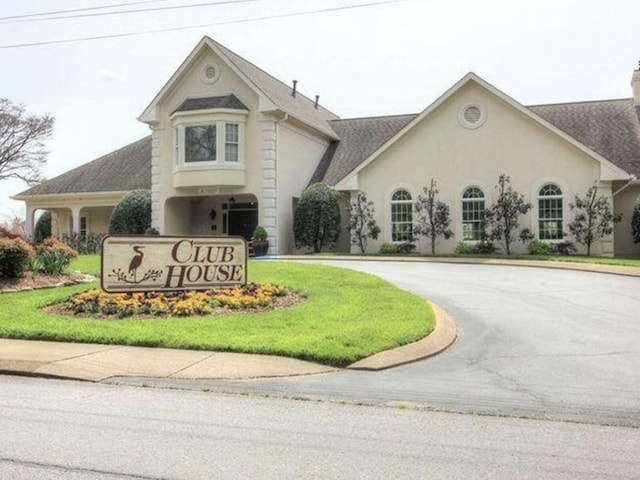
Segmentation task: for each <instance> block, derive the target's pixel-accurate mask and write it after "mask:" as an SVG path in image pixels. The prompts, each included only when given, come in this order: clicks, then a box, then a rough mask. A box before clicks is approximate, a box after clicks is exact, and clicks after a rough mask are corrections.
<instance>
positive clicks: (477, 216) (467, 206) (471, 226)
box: [462, 187, 484, 241]
mask: <svg viewBox="0 0 640 480" xmlns="http://www.w3.org/2000/svg"><path fill="white" fill-rule="evenodd" d="M483 232H484V193H483V192H482V190H480V189H479V188H478V187H469V188H467V189H466V190H465V191H464V193H463V194H462V239H463V240H464V241H478V240H482V235H483Z"/></svg>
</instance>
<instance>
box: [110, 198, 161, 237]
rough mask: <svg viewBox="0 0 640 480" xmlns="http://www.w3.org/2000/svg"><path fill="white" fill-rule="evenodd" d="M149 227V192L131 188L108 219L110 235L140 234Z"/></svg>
mask: <svg viewBox="0 0 640 480" xmlns="http://www.w3.org/2000/svg"><path fill="white" fill-rule="evenodd" d="M149 227H151V192H150V191H149V190H133V191H131V192H129V193H127V194H126V195H125V196H124V197H122V198H121V199H120V201H119V202H118V203H117V205H116V206H115V208H114V209H113V213H112V214H111V219H110V220H109V233H110V234H112V235H114V234H115V235H118V234H119V235H142V234H144V233H145V232H146V231H147V229H149Z"/></svg>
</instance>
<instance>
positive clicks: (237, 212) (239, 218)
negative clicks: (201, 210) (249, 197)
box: [227, 202, 258, 240]
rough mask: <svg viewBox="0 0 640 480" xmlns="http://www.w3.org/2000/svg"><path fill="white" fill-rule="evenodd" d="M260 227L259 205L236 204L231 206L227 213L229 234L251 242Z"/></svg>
mask: <svg viewBox="0 0 640 480" xmlns="http://www.w3.org/2000/svg"><path fill="white" fill-rule="evenodd" d="M257 226H258V204H257V203H255V202H252V203H235V204H230V205H229V210H228V212H227V233H228V234H229V235H238V236H240V237H244V238H245V239H246V240H251V236H252V235H253V231H254V230H255V228H256V227H257Z"/></svg>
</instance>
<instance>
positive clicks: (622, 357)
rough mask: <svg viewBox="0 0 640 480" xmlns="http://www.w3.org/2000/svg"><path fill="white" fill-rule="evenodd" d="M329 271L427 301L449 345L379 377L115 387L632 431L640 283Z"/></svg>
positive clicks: (373, 269) (458, 269) (572, 274)
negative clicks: (376, 280)
mask: <svg viewBox="0 0 640 480" xmlns="http://www.w3.org/2000/svg"><path fill="white" fill-rule="evenodd" d="M326 263H332V262H326ZM333 264H335V265H337V266H342V267H348V268H354V269H357V270H362V271H365V272H370V273H373V274H376V275H379V276H381V277H383V278H385V279H387V280H389V281H391V282H393V283H395V284H397V285H399V286H400V287H402V288H405V289H407V290H411V291H413V292H416V293H417V294H419V295H422V296H424V297H426V298H430V299H432V300H433V301H435V302H436V303H438V304H440V305H441V306H442V307H443V308H444V309H445V310H447V311H448V313H449V314H450V315H451V316H452V317H453V319H454V320H455V322H456V324H457V325H458V329H459V331H458V334H459V337H458V340H457V341H456V343H455V344H454V345H453V346H452V347H451V348H450V349H448V350H447V351H446V352H444V353H442V354H440V355H438V356H437V357H433V358H431V359H427V360H424V361H421V362H417V363H414V364H410V365H406V366H402V367H398V368H394V369H390V370H387V371H383V372H354V371H343V372H339V373H334V374H327V375H317V376H309V377H295V378H287V379H280V380H277V379H271V380H255V381H242V382H228V381H227V382H224V381H200V382H186V381H179V382H170V381H162V380H158V381H151V380H149V381H147V380H139V379H133V380H130V379H129V380H127V379H115V380H114V381H116V382H120V383H122V382H124V383H126V382H132V383H140V382H143V381H144V382H146V383H153V384H158V385H170V386H178V387H181V388H194V389H201V388H209V389H215V390H221V391H227V390H228V391H258V392H268V393H270V394H274V393H275V394H282V395H289V396H294V395H310V396H320V397H327V396H328V397H333V398H342V399H349V400H353V401H369V402H398V401H404V402H418V403H420V404H427V405H431V406H434V407H436V408H440V409H446V410H455V411H463V412H482V413H494V414H509V415H513V414H515V415H534V416H548V417H559V418H565V419H579V420H586V421H594V422H600V423H607V424H618V425H633V426H640V278H632V277H623V276H615V275H606V274H597V273H588V272H576V271H566V270H548V269H539V268H526V267H511V266H490V265H455V264H435V263H393V262H335V263H333ZM389 308H393V305H389Z"/></svg>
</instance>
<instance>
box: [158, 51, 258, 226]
mask: <svg viewBox="0 0 640 480" xmlns="http://www.w3.org/2000/svg"><path fill="white" fill-rule="evenodd" d="M210 63H215V64H217V65H218V68H219V69H220V76H219V78H218V80H217V81H216V82H215V83H214V84H207V83H205V82H203V81H202V79H201V75H200V72H201V70H202V69H203V67H204V66H205V65H207V64H210ZM229 94H234V95H235V96H236V97H237V98H238V99H239V100H240V101H241V102H242V103H243V104H244V105H245V106H246V107H247V108H248V110H249V113H248V114H247V115H246V116H242V120H244V123H243V132H244V136H243V139H242V140H241V144H240V149H241V150H242V152H241V159H243V167H244V168H243V170H244V172H245V175H244V185H241V186H237V185H220V184H217V183H216V180H215V178H216V172H215V170H211V171H210V172H205V175H206V176H209V177H211V180H208V181H207V184H206V185H198V186H192V187H184V188H175V187H174V172H175V167H176V130H175V128H174V124H173V123H172V121H171V119H170V115H171V114H172V113H173V112H174V111H175V110H176V109H177V108H178V107H179V106H180V105H181V104H182V102H184V101H185V100H186V99H188V98H204V97H217V96H225V95H229ZM156 108H157V109H158V112H159V123H158V124H155V125H153V126H152V129H153V147H152V164H153V167H152V168H153V170H152V191H153V195H154V205H153V208H154V214H153V215H154V224H157V228H159V230H160V232H161V233H167V234H170V233H174V234H175V233H180V232H186V231H190V230H189V229H190V227H188V226H186V225H185V223H184V221H185V219H184V218H178V217H180V215H179V214H177V213H175V212H168V211H167V209H166V205H167V200H168V199H172V198H176V197H198V196H202V197H208V196H211V195H228V196H232V195H236V196H237V195H238V194H243V193H248V194H253V195H255V197H256V198H257V199H258V202H260V200H261V189H262V182H261V180H262V165H261V164H262V138H261V126H260V113H259V112H258V95H257V94H256V93H255V92H254V91H253V90H252V89H251V88H249V87H248V86H247V85H246V84H245V83H244V81H242V80H241V79H240V77H239V76H238V75H237V74H236V73H235V72H234V71H233V70H232V69H231V68H230V67H228V66H227V65H226V64H225V63H224V62H223V61H222V60H220V59H219V58H218V57H217V56H216V55H215V54H214V53H213V51H211V50H205V51H203V52H201V53H200V55H199V56H197V57H196V58H195V59H194V61H193V63H192V64H191V65H190V67H189V68H188V69H186V70H185V72H183V74H182V75H181V76H180V77H179V78H178V80H177V81H176V82H175V83H174V84H173V86H172V88H171V89H170V90H169V91H168V92H167V94H166V95H165V97H164V98H163V99H162V100H161V101H160V102H159V104H158V105H157V107H156ZM227 114H229V115H231V116H229V119H230V121H233V120H235V118H236V116H235V115H236V114H234V113H233V112H226V113H225V112H222V113H214V114H211V113H206V112H203V113H202V114H198V116H193V117H191V116H190V119H189V121H191V120H192V119H193V120H194V121H196V120H204V121H206V120H207V118H210V119H224V118H226V117H225V116H226V115H227ZM217 134H218V135H224V132H217ZM221 153H222V152H218V155H219V156H220V154H221ZM222 154H223V153H222ZM204 168H205V167H203V169H204ZM192 176H193V175H192ZM196 211H197V210H196ZM195 221H196V222H200V221H202V222H203V224H204V223H208V219H207V218H202V219H195ZM185 228H186V229H187V230H185ZM196 230H199V229H197V228H196Z"/></svg>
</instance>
